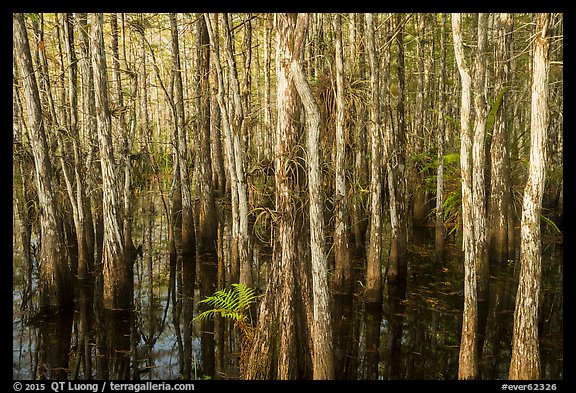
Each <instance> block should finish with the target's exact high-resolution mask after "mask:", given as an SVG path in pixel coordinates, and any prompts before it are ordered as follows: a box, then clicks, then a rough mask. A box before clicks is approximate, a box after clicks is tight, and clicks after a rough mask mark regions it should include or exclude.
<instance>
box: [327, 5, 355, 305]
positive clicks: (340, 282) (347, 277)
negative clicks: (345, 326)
mask: <svg viewBox="0 0 576 393" xmlns="http://www.w3.org/2000/svg"><path fill="white" fill-rule="evenodd" d="M332 24H333V27H334V33H335V43H334V50H335V52H336V53H335V63H336V167H335V172H336V173H335V178H336V179H335V183H336V184H335V186H334V217H335V221H334V239H333V241H334V258H335V269H334V270H335V272H334V283H335V285H334V290H335V291H336V292H339V293H343V294H350V293H352V290H353V284H354V282H353V272H352V260H351V255H350V248H349V244H348V233H349V232H348V231H349V229H348V228H349V227H350V225H349V218H348V198H347V196H348V190H347V185H346V135H345V129H344V127H345V117H346V97H345V95H346V90H345V88H344V51H343V49H342V17H341V16H340V14H336V15H334V16H333V19H332Z"/></svg>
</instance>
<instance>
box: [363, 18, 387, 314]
mask: <svg viewBox="0 0 576 393" xmlns="http://www.w3.org/2000/svg"><path fill="white" fill-rule="evenodd" d="M366 34H367V36H366V40H367V41H366V49H367V51H368V58H369V64H370V90H371V93H372V96H371V99H370V120H369V123H368V124H369V129H370V139H371V153H372V157H371V163H370V169H371V178H370V242H369V248H368V257H367V265H366V292H365V298H366V301H368V302H378V303H379V302H381V301H382V187H383V185H382V162H383V160H382V129H381V122H380V109H379V108H380V94H379V91H380V88H379V78H380V77H379V75H380V73H379V70H378V62H377V60H376V43H375V37H374V22H373V15H372V14H366Z"/></svg>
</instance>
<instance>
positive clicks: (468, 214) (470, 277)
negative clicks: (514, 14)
mask: <svg viewBox="0 0 576 393" xmlns="http://www.w3.org/2000/svg"><path fill="white" fill-rule="evenodd" d="M452 38H453V40H454V54H455V57H456V63H457V65H458V70H459V71H460V77H461V80H462V87H461V89H462V92H461V94H462V95H461V108H460V170H461V176H462V226H463V229H462V231H463V247H462V248H463V250H464V312H463V316H462V318H463V320H462V336H461V341H460V357H459V364H458V379H474V378H476V376H477V375H478V362H477V348H476V343H477V338H476V335H477V331H476V330H477V324H478V305H477V299H478V294H477V289H476V286H477V284H476V260H475V248H474V217H473V212H472V209H473V203H472V172H471V170H472V165H471V164H472V163H471V162H470V159H471V157H470V154H471V150H472V141H471V137H470V117H471V116H470V113H471V109H472V104H471V88H472V82H471V78H470V72H469V70H468V66H467V64H466V59H465V57H464V44H463V42H462V31H461V15H460V14H452Z"/></svg>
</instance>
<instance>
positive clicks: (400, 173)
mask: <svg viewBox="0 0 576 393" xmlns="http://www.w3.org/2000/svg"><path fill="white" fill-rule="evenodd" d="M393 25H394V29H393V30H392V29H390V31H395V32H396V39H395V41H396V43H397V46H398V57H397V62H396V64H397V66H396V69H397V74H398V94H397V100H396V113H397V121H396V126H395V127H392V125H391V124H390V123H387V124H386V128H387V129H388V130H387V134H388V138H386V144H387V147H386V148H385V149H384V151H386V152H389V153H388V154H389V160H387V163H386V168H387V174H388V194H389V196H390V224H391V225H390V227H391V239H390V263H389V267H388V272H387V278H388V282H391V283H393V284H402V287H404V286H405V283H406V275H407V271H408V261H407V251H406V241H407V239H406V236H407V231H408V226H407V221H406V170H405V162H406V158H405V155H406V143H405V140H406V137H405V132H404V43H403V41H402V16H401V14H396V15H395V22H394V24H393ZM388 61H389V59H388ZM385 67H386V66H385ZM388 67H389V66H388ZM385 80H386V79H385ZM384 83H386V82H384ZM388 154H385V157H388ZM385 162H386V161H385Z"/></svg>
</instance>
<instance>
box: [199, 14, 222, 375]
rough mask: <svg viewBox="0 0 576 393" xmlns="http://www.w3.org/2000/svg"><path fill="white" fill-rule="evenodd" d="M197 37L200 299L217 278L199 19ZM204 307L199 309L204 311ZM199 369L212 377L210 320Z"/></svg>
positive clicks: (206, 54) (206, 55) (203, 32)
mask: <svg viewBox="0 0 576 393" xmlns="http://www.w3.org/2000/svg"><path fill="white" fill-rule="evenodd" d="M196 31H197V36H198V57H197V59H198V60H197V61H198V66H197V77H198V91H199V98H198V101H197V117H198V118H197V125H198V126H197V129H198V131H199V150H198V161H199V165H198V171H199V175H198V177H199V183H200V208H199V212H198V214H199V219H198V236H197V238H198V239H197V240H198V262H199V263H200V297H201V298H202V299H204V298H205V297H206V296H210V295H212V294H213V293H214V292H215V291H216V284H217V279H218V277H217V274H218V253H217V245H218V232H217V231H218V219H217V218H218V214H217V211H216V204H215V202H214V191H213V185H212V160H211V154H210V130H211V127H210V111H211V110H212V108H211V106H210V91H209V89H210V86H209V73H210V46H209V45H210V41H209V38H208V29H207V27H206V21H205V20H204V18H203V17H202V16H201V15H199V17H198V20H197V22H196ZM208 308H209V307H208V305H206V307H204V309H201V310H200V311H204V310H206V309H208ZM201 339H202V366H203V372H204V374H205V375H207V376H210V377H211V378H214V377H215V359H214V320H213V319H211V318H206V319H204V320H203V321H202V326H201Z"/></svg>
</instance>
